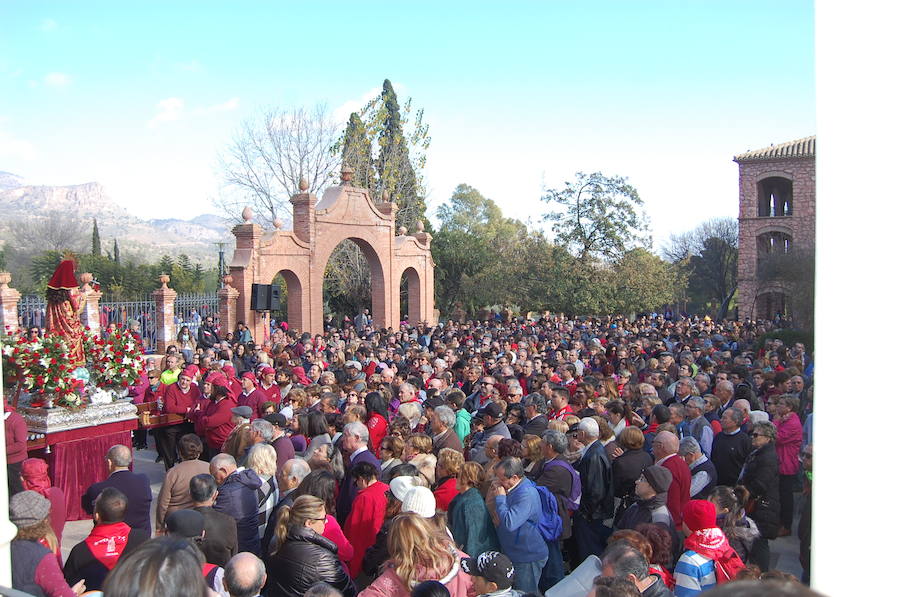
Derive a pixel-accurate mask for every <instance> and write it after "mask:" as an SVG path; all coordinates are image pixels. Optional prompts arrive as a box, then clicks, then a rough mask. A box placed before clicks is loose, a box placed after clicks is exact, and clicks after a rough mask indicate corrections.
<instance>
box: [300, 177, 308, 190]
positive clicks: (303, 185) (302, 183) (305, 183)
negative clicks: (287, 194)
mask: <svg viewBox="0 0 900 597" xmlns="http://www.w3.org/2000/svg"><path fill="white" fill-rule="evenodd" d="M300 190H301V191H302V192H304V193H305V192H306V191H308V190H309V181H308V180H306V179H305V178H301V179H300Z"/></svg>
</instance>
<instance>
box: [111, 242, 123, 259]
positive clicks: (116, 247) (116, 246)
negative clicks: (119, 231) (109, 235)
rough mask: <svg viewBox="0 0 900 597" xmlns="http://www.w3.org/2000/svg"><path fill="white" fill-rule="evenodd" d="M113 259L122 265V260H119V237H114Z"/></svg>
mask: <svg viewBox="0 0 900 597" xmlns="http://www.w3.org/2000/svg"><path fill="white" fill-rule="evenodd" d="M113 261H115V262H116V265H121V263H122V262H121V261H120V260H119V239H113Z"/></svg>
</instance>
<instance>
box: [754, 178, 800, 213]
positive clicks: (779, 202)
mask: <svg viewBox="0 0 900 597" xmlns="http://www.w3.org/2000/svg"><path fill="white" fill-rule="evenodd" d="M756 186H757V192H758V209H757V216H759V217H760V218H771V217H775V216H790V215H793V213H794V197H793V191H794V184H793V183H792V182H791V181H790V180H788V179H787V178H782V177H780V176H771V177H769V178H764V179H763V180H761V181H759V182H758V183H757V185H756Z"/></svg>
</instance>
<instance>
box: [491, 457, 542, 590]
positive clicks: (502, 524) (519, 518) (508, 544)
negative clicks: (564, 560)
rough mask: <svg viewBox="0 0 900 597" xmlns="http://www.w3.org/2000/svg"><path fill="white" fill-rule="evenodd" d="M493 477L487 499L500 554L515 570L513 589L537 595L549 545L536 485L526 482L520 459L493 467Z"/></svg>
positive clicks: (507, 459) (510, 459)
mask: <svg viewBox="0 0 900 597" xmlns="http://www.w3.org/2000/svg"><path fill="white" fill-rule="evenodd" d="M494 474H495V478H494V483H493V484H492V485H491V490H490V491H489V492H488V496H489V498H490V497H493V502H494V505H493V509H494V512H495V514H496V518H495V520H496V521H497V522H496V525H497V538H498V539H499V540H500V548H501V551H502V552H503V553H504V554H506V556H507V557H509V559H510V560H512V562H513V566H514V567H515V570H516V577H515V580H514V583H513V586H514V587H515V588H516V590H519V591H522V592H525V593H536V592H537V591H538V583H539V581H540V578H541V571H542V570H543V568H544V565H545V564H546V563H547V556H548V552H547V542H546V541H544V538H543V537H542V536H541V533H540V531H539V530H538V522H540V519H541V497H540V494H538V491H537V489H535V486H534V483H533V482H532V481H531V480H530V479H526V478H525V469H524V467H523V466H522V460H521V459H519V458H505V459H503V460H501V461H500V462H499V463H498V464H497V465H496V466H495V467H494ZM489 502H490V500H489Z"/></svg>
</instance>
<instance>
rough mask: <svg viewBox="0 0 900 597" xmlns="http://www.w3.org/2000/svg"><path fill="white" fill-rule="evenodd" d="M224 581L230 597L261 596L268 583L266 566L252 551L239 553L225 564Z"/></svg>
mask: <svg viewBox="0 0 900 597" xmlns="http://www.w3.org/2000/svg"><path fill="white" fill-rule="evenodd" d="M223 583H224V585H225V590H226V591H228V595H229V596H230V597H259V594H260V591H262V588H263V585H265V584H266V567H265V565H264V564H263V562H262V560H260V559H259V558H258V557H256V556H255V555H253V554H252V553H239V554H237V555H236V556H234V557H233V558H231V560H229V561H228V564H227V565H226V566H225V577H224V579H223Z"/></svg>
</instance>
